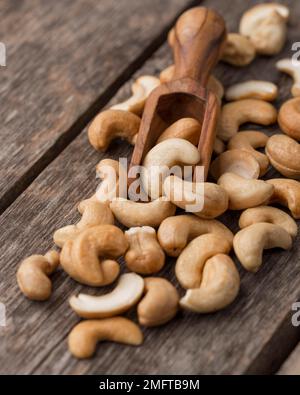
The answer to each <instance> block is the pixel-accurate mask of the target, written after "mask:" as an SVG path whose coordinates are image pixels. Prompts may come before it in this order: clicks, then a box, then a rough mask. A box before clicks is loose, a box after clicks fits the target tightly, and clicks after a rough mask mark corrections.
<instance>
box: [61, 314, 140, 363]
mask: <svg viewBox="0 0 300 395" xmlns="http://www.w3.org/2000/svg"><path fill="white" fill-rule="evenodd" d="M101 341H112V342H116V343H123V344H129V345H132V346H139V345H141V344H142V343H143V334H142V332H141V330H140V328H139V327H138V326H137V325H136V324H135V323H134V322H132V321H130V320H128V319H127V318H124V317H113V318H105V319H102V320H87V321H82V322H80V323H79V324H77V325H76V326H75V327H74V328H73V329H72V331H71V332H70V334H69V337H68V344H69V350H70V352H71V354H72V355H73V356H74V357H76V358H79V359H84V358H90V357H92V356H93V354H94V353H95V351H96V347H97V343H98V342H101Z"/></svg>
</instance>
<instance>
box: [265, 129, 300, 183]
mask: <svg viewBox="0 0 300 395" xmlns="http://www.w3.org/2000/svg"><path fill="white" fill-rule="evenodd" d="M266 154H267V155H268V158H269V160H270V162H271V164H272V166H273V167H275V169H276V170H278V171H279V173H281V174H283V175H284V176H286V177H288V178H294V179H296V180H300V144H299V143H298V142H297V141H296V140H293V139H292V138H291V137H288V136H286V135H284V134H275V135H273V136H272V137H270V138H269V140H268V142H267V145H266Z"/></svg>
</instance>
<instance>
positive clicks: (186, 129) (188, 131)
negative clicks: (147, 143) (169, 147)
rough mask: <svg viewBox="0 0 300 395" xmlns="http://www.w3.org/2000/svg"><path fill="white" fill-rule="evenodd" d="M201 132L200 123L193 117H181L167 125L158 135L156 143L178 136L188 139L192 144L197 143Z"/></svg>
mask: <svg viewBox="0 0 300 395" xmlns="http://www.w3.org/2000/svg"><path fill="white" fill-rule="evenodd" d="M200 133H201V125H200V123H199V122H198V121H197V120H196V119H194V118H181V119H179V121H176V122H175V123H173V124H172V125H171V126H169V127H168V128H167V129H166V130H165V131H164V132H163V133H162V134H161V135H160V137H159V139H158V140H157V142H156V144H159V143H161V142H162V141H165V140H168V139H172V138H179V139H184V140H187V141H189V142H190V143H191V144H193V145H197V144H198V141H199V137H200Z"/></svg>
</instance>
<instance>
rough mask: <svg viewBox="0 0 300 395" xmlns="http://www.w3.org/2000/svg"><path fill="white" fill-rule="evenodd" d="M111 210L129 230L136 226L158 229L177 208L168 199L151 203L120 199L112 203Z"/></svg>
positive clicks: (160, 199)
mask: <svg viewBox="0 0 300 395" xmlns="http://www.w3.org/2000/svg"><path fill="white" fill-rule="evenodd" d="M110 208H111V211H112V212H113V214H114V216H115V217H116V218H117V220H118V221H119V222H121V224H123V225H125V226H127V228H132V227H136V226H152V227H153V228H156V227H158V226H159V225H160V224H161V222H162V221H163V220H164V219H165V218H167V217H171V216H172V215H174V214H175V211H176V206H174V204H172V203H171V202H169V201H168V200H167V199H166V198H159V199H156V200H154V201H152V202H149V203H140V202H133V201H131V200H126V199H121V198H118V199H114V200H113V201H112V202H111V204H110Z"/></svg>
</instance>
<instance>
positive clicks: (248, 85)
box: [225, 80, 278, 101]
mask: <svg viewBox="0 0 300 395" xmlns="http://www.w3.org/2000/svg"><path fill="white" fill-rule="evenodd" d="M277 96H278V87H277V86H276V85H275V84H273V83H272V82H269V81H257V80H251V81H245V82H240V83H238V84H235V85H232V86H231V87H229V88H228V89H227V91H226V95H225V97H226V100H227V101H235V100H243V99H259V100H264V101H274V100H275V99H276V98H277Z"/></svg>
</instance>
